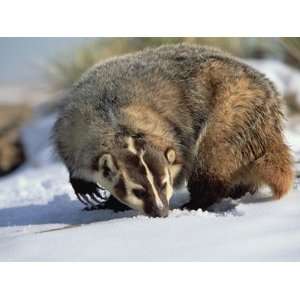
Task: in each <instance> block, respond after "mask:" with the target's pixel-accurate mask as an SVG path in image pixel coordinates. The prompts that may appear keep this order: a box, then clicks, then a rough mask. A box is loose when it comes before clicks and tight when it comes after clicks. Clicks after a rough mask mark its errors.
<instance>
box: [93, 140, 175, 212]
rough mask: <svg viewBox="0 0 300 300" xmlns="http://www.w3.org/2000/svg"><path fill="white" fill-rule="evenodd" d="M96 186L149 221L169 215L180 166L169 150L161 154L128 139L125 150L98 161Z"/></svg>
mask: <svg viewBox="0 0 300 300" xmlns="http://www.w3.org/2000/svg"><path fill="white" fill-rule="evenodd" d="M97 164H98V166H97V167H98V170H97V175H96V182H97V183H98V184H99V185H101V186H103V187H104V188H105V189H107V190H108V191H109V192H110V193H111V194H112V195H113V196H114V197H115V198H117V199H118V200H119V201H120V202H122V203H123V204H125V205H127V206H129V207H131V208H133V209H136V210H138V211H140V212H142V213H145V214H146V215H149V216H152V217H165V216H167V215H168V210H169V201H170V198H171V197H172V194H173V188H174V187H173V184H174V178H175V177H176V175H177V173H178V171H179V169H180V165H179V164H178V163H177V162H176V152H175V150H174V149H172V148H168V149H166V150H165V151H161V150H159V149H157V148H155V147H153V146H152V145H147V143H143V142H141V140H138V141H137V140H135V139H134V138H131V137H130V138H128V139H127V143H126V147H124V148H121V149H117V150H115V151H113V152H112V153H103V154H101V155H100V156H99V158H98V160H97Z"/></svg>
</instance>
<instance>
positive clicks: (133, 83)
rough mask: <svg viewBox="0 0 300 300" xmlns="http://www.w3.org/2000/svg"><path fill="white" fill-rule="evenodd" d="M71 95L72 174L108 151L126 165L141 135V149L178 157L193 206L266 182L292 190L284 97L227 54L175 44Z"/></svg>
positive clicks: (66, 114)
mask: <svg viewBox="0 0 300 300" xmlns="http://www.w3.org/2000/svg"><path fill="white" fill-rule="evenodd" d="M69 98H70V103H69V104H68V105H67V106H66V108H65V110H64V111H63V112H62V113H61V116H60V118H59V120H58V121H57V124H56V126H55V133H54V135H55V141H56V145H57V149H58V151H59V153H60V155H61V157H62V158H63V159H64V161H65V162H66V164H67V166H68V168H69V169H70V170H71V171H76V170H77V169H87V168H88V166H90V165H91V162H90V161H91V158H93V157H98V156H99V153H104V152H107V153H111V154H112V155H113V156H114V157H116V158H117V159H118V160H120V159H121V157H120V156H119V153H120V149H122V148H123V147H124V145H125V147H126V139H127V138H128V136H131V137H132V138H134V140H135V144H136V145H138V144H139V142H140V140H142V141H143V143H147V145H149V146H150V147H153V148H155V149H157V150H159V151H161V152H163V153H165V151H166V150H167V149H169V148H172V149H174V150H175V152H176V161H175V164H174V167H175V166H177V169H176V170H177V171H176V172H177V173H176V174H177V175H176V178H175V181H174V182H175V183H174V185H175V187H176V186H177V185H179V184H180V183H182V182H183V181H184V180H186V181H188V189H189V190H190V193H191V202H190V203H189V204H188V206H187V207H189V208H203V209H206V208H207V207H208V206H209V205H211V204H213V203H214V202H216V201H218V200H220V199H221V198H223V197H228V196H231V197H234V198H239V197H241V196H242V195H243V194H245V193H246V192H251V193H253V192H254V191H255V190H257V189H258V188H259V187H260V186H261V185H263V184H266V185H268V186H270V188H271V189H272V191H273V194H274V198H280V197H282V196H283V195H284V194H285V193H287V191H288V190H289V188H290V187H291V185H292V181H293V169H292V157H291V154H290V150H289V148H288V146H287V145H286V144H285V143H284V139H283V133H282V119H283V115H282V111H281V98H280V96H279V95H278V93H277V91H276V89H275V88H274V86H273V84H272V83H271V82H270V81H269V80H268V79H267V78H266V77H265V76H264V75H262V74H261V73H259V72H257V71H256V70H254V69H252V68H251V67H250V66H248V65H246V64H244V63H242V62H241V61H239V60H238V59H236V58H233V57H232V56H230V55H228V54H225V53H223V52H222V51H220V50H217V49H212V48H207V47H197V46H190V45H175V46H163V47H160V48H157V49H147V50H145V51H142V52H138V53H136V54H132V55H126V56H123V57H120V58H114V59H111V60H108V61H106V62H104V63H102V64H99V65H97V66H95V67H94V68H92V69H91V70H90V71H89V72H87V74H85V75H84V76H83V77H82V79H81V80H80V81H79V82H78V83H77V84H76V85H75V86H74V88H73V90H72V91H71V93H70V96H69ZM141 137H142V138H141ZM179 165H180V166H181V169H179V168H178V166H179ZM174 170H175V169H174ZM174 174H175V171H174ZM137 175H140V176H142V174H137Z"/></svg>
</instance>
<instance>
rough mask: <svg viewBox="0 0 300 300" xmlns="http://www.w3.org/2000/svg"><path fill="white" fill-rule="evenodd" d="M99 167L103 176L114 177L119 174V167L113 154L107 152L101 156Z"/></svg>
mask: <svg viewBox="0 0 300 300" xmlns="http://www.w3.org/2000/svg"><path fill="white" fill-rule="evenodd" d="M99 169H100V170H101V172H102V174H103V176H104V177H105V178H108V179H112V178H113V177H115V176H116V175H117V172H118V167H117V165H116V163H115V161H114V159H113V157H112V155H111V154H109V153H105V154H103V155H101V156H100V158H99Z"/></svg>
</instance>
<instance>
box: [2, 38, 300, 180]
mask: <svg viewBox="0 0 300 300" xmlns="http://www.w3.org/2000/svg"><path fill="white" fill-rule="evenodd" d="M179 42H185V43H193V44H200V45H210V46H215V47H218V48H221V49H223V50H225V51H228V52H230V53H231V54H233V55H236V56H239V57H241V58H242V59H244V60H245V62H246V63H248V64H251V65H252V66H254V67H255V68H257V69H258V70H260V71H261V72H263V73H265V74H266V75H267V76H268V77H270V79H272V80H273V81H274V82H275V84H276V86H277V88H278V89H279V91H280V92H281V93H282V95H283V98H284V109H285V114H286V117H287V119H288V121H289V122H288V126H290V127H291V128H293V127H295V128H296V127H297V126H296V125H297V124H299V116H300V38H215V37H213V38H182V37H173V38H149V37H148V38H143V37H141V38H0V65H1V68H0V177H3V176H6V175H9V174H11V173H12V172H13V171H14V170H16V169H18V167H21V166H22V165H23V164H24V162H28V163H31V164H32V165H33V166H38V165H40V164H43V163H46V162H48V161H49V157H50V156H51V153H50V152H49V147H48V146H49V145H48V143H49V141H48V140H49V132H50V129H51V126H52V125H53V122H54V120H55V117H53V116H54V115H55V112H56V111H57V109H58V107H59V103H60V102H61V99H62V98H63V95H64V93H65V92H66V91H67V90H68V88H70V86H71V85H72V84H73V83H74V82H75V81H76V80H77V79H78V78H79V77H80V75H81V74H82V73H83V72H84V71H85V70H87V69H88V68H89V67H90V66H92V65H93V64H95V63H96V62H98V61H101V60H103V59H106V58H108V57H111V56H116V55H120V54H123V53H128V52H133V51H137V50H141V49H143V48H145V47H154V46H159V45H162V44H166V43H168V44H170V43H179Z"/></svg>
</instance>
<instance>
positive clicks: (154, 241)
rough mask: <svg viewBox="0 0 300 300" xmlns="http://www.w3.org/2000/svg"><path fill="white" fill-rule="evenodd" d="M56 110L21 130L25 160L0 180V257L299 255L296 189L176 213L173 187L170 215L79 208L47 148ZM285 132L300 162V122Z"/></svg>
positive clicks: (299, 194) (299, 195) (183, 196)
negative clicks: (280, 194) (273, 196)
mask: <svg viewBox="0 0 300 300" xmlns="http://www.w3.org/2000/svg"><path fill="white" fill-rule="evenodd" d="M54 119H55V116H47V117H43V118H38V117H37V118H36V119H35V120H34V121H32V122H31V123H30V124H28V125H27V126H26V127H25V128H24V130H23V138H24V142H25V145H26V152H27V153H28V155H29V162H28V163H27V165H26V166H24V167H23V168H21V169H20V170H18V171H17V172H16V173H14V174H13V175H11V176H8V177H6V178H4V179H2V180H0V261H48V260H50V261H295V260H297V261H299V260H300V190H299V187H298V185H297V184H295V187H294V189H293V190H292V191H291V192H290V193H289V194H288V195H287V196H286V197H284V198H283V199H282V200H279V201H271V199H270V197H269V196H268V192H267V191H261V192H260V193H258V194H257V195H255V196H252V197H250V196H246V197H244V198H243V199H241V200H240V201H237V202H234V201H232V200H230V199H225V200H224V201H223V202H222V203H221V204H219V205H216V206H215V211H214V212H202V211H201V210H199V211H192V212H188V211H181V210H179V209H178V208H176V207H178V206H179V205H180V204H181V203H183V202H184V201H186V200H187V199H188V194H187V192H186V191H184V190H182V191H179V192H178V193H177V194H176V195H175V197H174V199H173V201H172V203H173V204H172V206H173V207H175V209H173V210H172V211H171V213H170V216H169V217H168V218H164V219H158V218H149V217H146V216H142V215H138V214H137V213H136V212H133V211H129V212H122V213H114V212H112V211H110V210H105V211H91V212H87V211H83V210H82V205H81V203H80V202H79V201H77V200H76V197H75V195H74V194H73V191H72V189H71V186H70V185H69V184H68V174H67V171H66V170H65V168H64V167H63V165H62V164H61V163H59V162H58V161H57V160H56V159H55V156H54V155H53V154H52V147H51V144H50V143H49V134H50V128H51V126H52V125H53V122H54ZM286 138H287V141H288V143H289V144H290V145H291V147H292V149H293V151H294V153H295V157H296V160H297V159H299V160H300V122H299V121H298V120H296V121H294V120H290V121H289V122H288V124H287V129H286Z"/></svg>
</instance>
